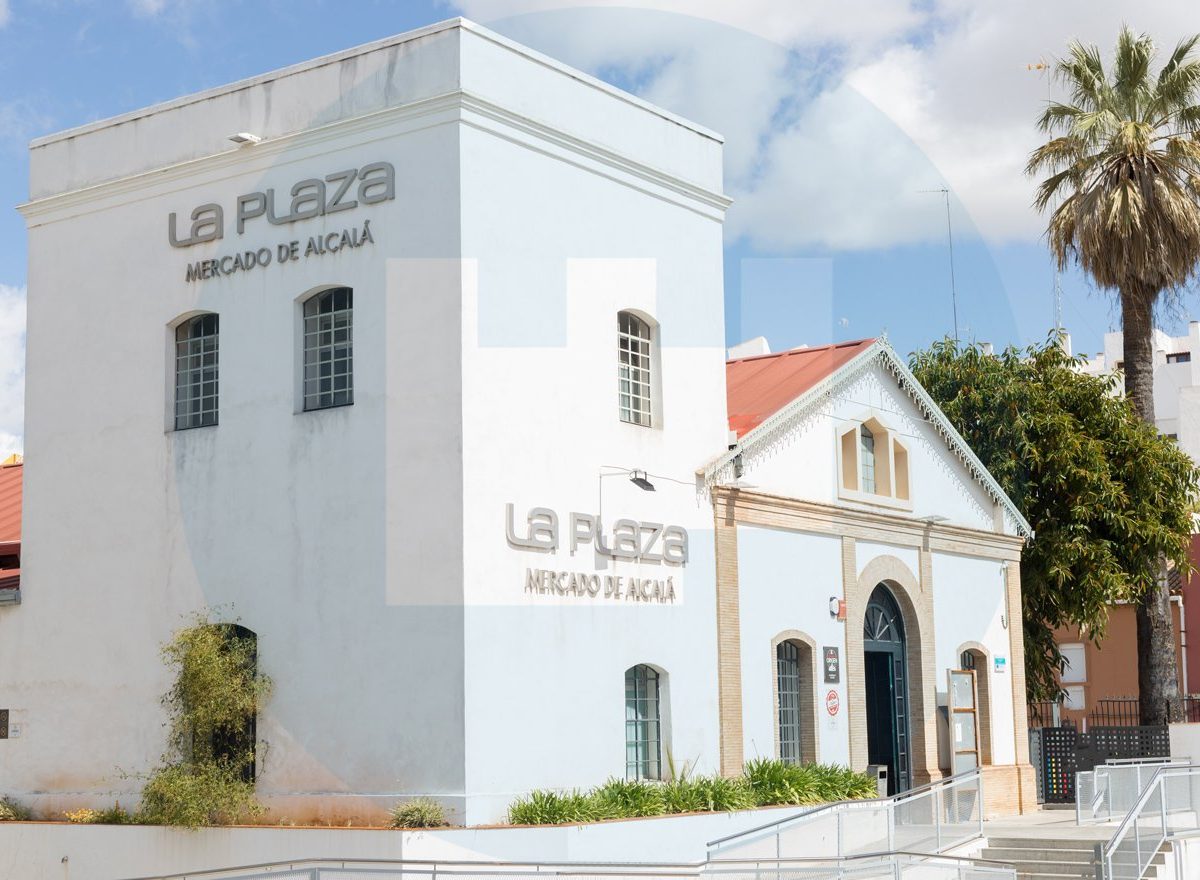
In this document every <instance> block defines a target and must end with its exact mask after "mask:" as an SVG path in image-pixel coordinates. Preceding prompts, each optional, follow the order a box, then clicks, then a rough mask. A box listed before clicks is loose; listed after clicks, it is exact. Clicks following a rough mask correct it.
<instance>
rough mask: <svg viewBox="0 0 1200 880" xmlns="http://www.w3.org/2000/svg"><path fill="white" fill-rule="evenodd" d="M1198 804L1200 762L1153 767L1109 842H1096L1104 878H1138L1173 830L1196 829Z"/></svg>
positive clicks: (1111, 879)
mask: <svg viewBox="0 0 1200 880" xmlns="http://www.w3.org/2000/svg"><path fill="white" fill-rule="evenodd" d="M1198 807H1200V764H1189V765H1186V766H1182V765H1178V764H1176V765H1164V766H1160V767H1159V768H1158V769H1157V770H1155V772H1154V775H1153V776H1152V777H1151V778H1150V781H1149V782H1148V783H1147V784H1146V786H1145V788H1143V789H1142V791H1141V793H1140V794H1139V796H1138V798H1137V800H1136V801H1135V802H1134V804H1133V806H1132V807H1131V808H1130V809H1129V812H1128V813H1127V814H1126V815H1125V818H1124V819H1123V820H1122V821H1121V824H1120V825H1119V826H1117V830H1116V831H1115V832H1114V833H1113V836H1112V837H1111V838H1110V839H1109V841H1108V843H1104V844H1098V845H1097V846H1096V861H1097V862H1098V864H1099V866H1100V876H1101V877H1102V878H1103V880H1141V877H1142V876H1143V875H1144V874H1145V873H1146V870H1147V869H1148V868H1149V867H1150V864H1151V863H1152V862H1153V860H1154V857H1155V856H1156V855H1157V854H1158V852H1159V850H1160V849H1161V848H1162V845H1163V843H1164V842H1166V840H1167V838H1168V837H1170V836H1171V834H1172V833H1173V832H1175V831H1186V830H1191V829H1195V828H1196V826H1197V816H1198V813H1197V808H1198Z"/></svg>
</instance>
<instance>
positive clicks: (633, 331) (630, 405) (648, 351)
mask: <svg viewBox="0 0 1200 880" xmlns="http://www.w3.org/2000/svg"><path fill="white" fill-rule="evenodd" d="M653 344H654V334H653V328H652V327H651V326H650V323H649V322H648V321H646V320H644V319H642V318H640V317H638V316H637V315H636V314H634V313H633V312H618V313H617V400H618V409H619V411H620V415H621V421H623V422H629V423H630V424H633V425H645V426H646V427H650V426H651V425H652V423H653V419H654V415H653V410H654V399H653V387H654V385H653V378H654V377H653V372H652V370H653V366H652V361H653V358H652V346H653Z"/></svg>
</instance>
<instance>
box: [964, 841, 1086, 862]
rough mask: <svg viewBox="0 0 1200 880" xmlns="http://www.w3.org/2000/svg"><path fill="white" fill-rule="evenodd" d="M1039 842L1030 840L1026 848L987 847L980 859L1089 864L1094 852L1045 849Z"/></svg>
mask: <svg viewBox="0 0 1200 880" xmlns="http://www.w3.org/2000/svg"><path fill="white" fill-rule="evenodd" d="M1040 843H1041V841H1036V840H1031V841H1029V845H1028V846H1021V847H1016V846H1014V847H1008V846H1006V847H998V846H987V847H985V848H984V850H983V855H982V857H983V858H985V859H991V860H993V861H996V862H1083V863H1089V864H1090V863H1091V861H1092V859H1093V858H1094V857H1095V852H1094V851H1093V850H1092V849H1091V848H1090V847H1089V848H1088V849H1061V848H1052V847H1045V848H1043V847H1042V846H1040V845H1039V844H1040Z"/></svg>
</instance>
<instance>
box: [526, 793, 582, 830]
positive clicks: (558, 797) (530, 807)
mask: <svg viewBox="0 0 1200 880" xmlns="http://www.w3.org/2000/svg"><path fill="white" fill-rule="evenodd" d="M599 818H602V817H601V816H600V815H599V814H598V813H597V810H596V803H595V801H593V800H592V799H591V798H589V797H588V796H587V795H585V794H581V793H580V792H578V791H569V792H565V793H561V794H560V793H559V792H555V791H542V790H537V791H531V792H530V793H529V794H528V796H526V797H520V798H517V799H516V800H515V801H513V802H512V804H511V806H509V808H508V821H509V822H511V823H512V824H513V825H563V824H565V823H568V822H594V821H596V820H597V819H599Z"/></svg>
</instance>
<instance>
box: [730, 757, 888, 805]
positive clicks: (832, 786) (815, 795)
mask: <svg viewBox="0 0 1200 880" xmlns="http://www.w3.org/2000/svg"><path fill="white" fill-rule="evenodd" d="M745 777H746V781H747V783H748V784H749V786H750V790H751V792H752V794H753V797H754V801H755V803H757V804H758V805H759V806H773V805H778V804H796V805H807V804H827V803H832V802H833V801H842V800H857V799H861V798H870V797H875V785H874V783H873V782H872V781H871V780H870V779H869V778H868V777H867V776H866V775H864V774H862V773H855V772H854V771H853V770H850V769H849V768H847V767H838V766H835V765H832V764H789V763H785V762H783V761H779V760H774V759H770V758H757V759H755V760H753V761H748V762H747V763H746V767H745Z"/></svg>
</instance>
